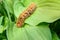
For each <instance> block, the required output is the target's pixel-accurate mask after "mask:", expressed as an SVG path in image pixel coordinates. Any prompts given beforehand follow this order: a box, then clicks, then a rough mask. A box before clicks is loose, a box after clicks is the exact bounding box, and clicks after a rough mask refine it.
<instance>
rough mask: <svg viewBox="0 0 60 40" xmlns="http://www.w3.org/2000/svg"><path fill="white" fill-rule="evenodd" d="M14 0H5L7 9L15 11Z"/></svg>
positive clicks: (11, 11)
mask: <svg viewBox="0 0 60 40" xmlns="http://www.w3.org/2000/svg"><path fill="white" fill-rule="evenodd" d="M13 1H14V0H3V4H4V7H5V9H6V11H9V12H10V13H13V12H14V11H13V4H14V2H13Z"/></svg>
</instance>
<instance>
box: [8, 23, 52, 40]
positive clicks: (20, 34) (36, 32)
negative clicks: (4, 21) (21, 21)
mask: <svg viewBox="0 0 60 40" xmlns="http://www.w3.org/2000/svg"><path fill="white" fill-rule="evenodd" d="M9 26H10V27H9V28H8V29H7V38H8V40H52V38H51V33H50V29H49V27H48V24H41V25H39V26H31V25H28V24H25V25H24V27H22V28H17V27H16V25H14V24H13V23H11V25H9Z"/></svg>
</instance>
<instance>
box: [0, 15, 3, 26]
mask: <svg viewBox="0 0 60 40" xmlns="http://www.w3.org/2000/svg"><path fill="white" fill-rule="evenodd" d="M2 20H3V16H1V17H0V25H1V24H2Z"/></svg>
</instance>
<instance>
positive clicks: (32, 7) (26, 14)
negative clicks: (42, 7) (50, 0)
mask: <svg viewBox="0 0 60 40" xmlns="http://www.w3.org/2000/svg"><path fill="white" fill-rule="evenodd" d="M35 9H36V5H35V3H31V5H30V6H29V7H28V8H27V9H26V10H25V11H23V12H22V13H21V14H20V16H19V17H18V19H17V22H16V25H17V27H21V26H22V25H23V24H24V21H25V19H26V18H28V17H29V16H30V15H31V14H32V12H33V11H34V10H35Z"/></svg>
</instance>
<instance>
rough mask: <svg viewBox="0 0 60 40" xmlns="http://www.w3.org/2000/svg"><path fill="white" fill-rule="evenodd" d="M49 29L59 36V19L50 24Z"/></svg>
mask: <svg viewBox="0 0 60 40" xmlns="http://www.w3.org/2000/svg"><path fill="white" fill-rule="evenodd" d="M50 29H51V30H53V31H54V32H56V33H57V34H58V36H59V37H60V19H59V20H57V21H55V22H53V23H51V24H50Z"/></svg>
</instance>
